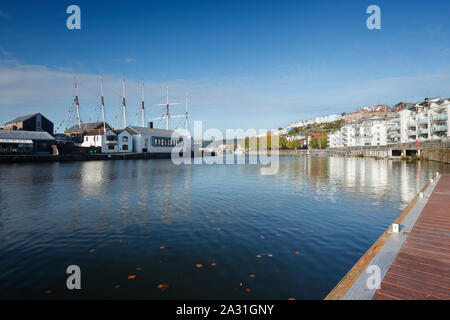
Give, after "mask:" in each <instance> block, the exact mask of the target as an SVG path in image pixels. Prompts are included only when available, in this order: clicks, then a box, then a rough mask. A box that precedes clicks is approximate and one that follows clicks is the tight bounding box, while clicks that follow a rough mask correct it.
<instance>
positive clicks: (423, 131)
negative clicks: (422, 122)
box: [419, 128, 428, 134]
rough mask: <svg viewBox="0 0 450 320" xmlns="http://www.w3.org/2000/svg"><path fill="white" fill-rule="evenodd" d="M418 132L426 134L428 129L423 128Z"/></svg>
mask: <svg viewBox="0 0 450 320" xmlns="http://www.w3.org/2000/svg"><path fill="white" fill-rule="evenodd" d="M419 134H428V129H424V128H422V129H420V130H419Z"/></svg>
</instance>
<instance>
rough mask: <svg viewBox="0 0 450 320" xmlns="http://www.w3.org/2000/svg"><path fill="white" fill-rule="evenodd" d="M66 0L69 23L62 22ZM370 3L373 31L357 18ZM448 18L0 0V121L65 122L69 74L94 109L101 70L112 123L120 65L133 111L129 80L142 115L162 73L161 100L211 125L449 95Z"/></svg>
mask: <svg viewBox="0 0 450 320" xmlns="http://www.w3.org/2000/svg"><path fill="white" fill-rule="evenodd" d="M71 4H77V5H79V6H80V8H81V30H68V29H67V28H66V19H67V17H68V14H66V8H67V7H68V6H69V5H71ZM371 4H376V5H378V6H379V7H380V8H381V25H382V29H381V30H368V29H367V27H366V19H367V17H368V16H369V15H368V14H366V8H367V7H368V6H369V5H371ZM449 18H450V2H449V1H446V0H442V1H437V0H429V1H406V0H404V1H395V0H390V1H350V0H348V1H323V0H316V1H298V0H296V1H262V0H260V1H244V0H241V1H230V0H227V1H221V0H210V1H187V0H186V1H127V2H126V1H100V0H96V1H79V0H76V1H62V0H60V1H39V2H37V1H13V2H2V3H1V4H0V123H4V122H6V121H8V120H10V119H12V118H14V117H16V116H20V115H22V114H28V113H34V112H41V113H43V114H44V115H46V116H47V117H48V118H50V119H51V120H52V121H54V122H55V124H56V125H57V126H59V124H61V122H62V121H63V120H64V121H65V122H64V123H63V124H62V127H64V126H65V125H66V124H67V111H68V108H69V107H70V105H71V102H72V99H73V97H72V96H73V88H72V86H73V77H74V76H77V78H78V79H79V82H80V103H81V111H82V119H83V120H84V121H88V120H90V119H91V120H97V119H98V116H99V112H98V107H96V106H97V105H98V101H99V88H98V76H99V75H100V74H102V75H103V77H104V78H105V99H106V108H107V121H108V122H111V123H113V122H114V121H115V124H116V125H119V123H118V118H116V117H115V115H116V114H117V112H118V110H119V105H120V97H121V89H120V85H121V84H120V81H121V78H122V77H125V78H126V79H127V95H128V116H127V118H128V119H129V121H133V122H134V123H135V124H137V123H138V122H137V121H138V117H137V112H138V106H139V99H140V88H139V83H140V81H142V80H144V81H145V83H146V91H145V94H146V104H147V106H148V107H147V115H148V117H157V116H160V115H161V113H162V109H161V107H157V106H154V105H152V104H157V103H162V102H163V101H164V94H165V91H164V90H165V89H164V87H165V84H166V83H168V84H169V85H170V88H171V100H172V101H174V102H179V101H180V102H181V101H184V95H185V94H186V92H187V93H189V95H190V99H191V114H192V119H195V120H203V121H204V127H214V128H219V129H225V128H244V129H246V128H256V129H259V128H267V129H270V128H277V127H280V126H286V125H288V124H290V123H291V122H293V121H297V120H300V119H308V118H310V117H314V116H320V115H325V114H330V113H341V112H349V111H352V110H355V109H356V108H360V107H362V106H370V105H375V104H380V103H385V104H390V105H393V104H395V103H397V102H399V101H416V100H420V99H422V98H424V97H425V96H441V97H448V96H450V45H449V43H450V41H449V34H450V33H449V28H450V24H449V23H448V21H449ZM183 112H184V110H183V107H176V108H175V109H174V113H183ZM72 124H74V123H73V119H72ZM179 124H180V123H179V121H176V120H174V121H173V125H174V126H177V125H179ZM161 125H162V123H161Z"/></svg>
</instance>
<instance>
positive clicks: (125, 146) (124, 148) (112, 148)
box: [108, 144, 128, 150]
mask: <svg viewBox="0 0 450 320" xmlns="http://www.w3.org/2000/svg"><path fill="white" fill-rule="evenodd" d="M114 148H115V146H108V149H109V150H114ZM122 150H128V145H127V144H124V145H123V146H122Z"/></svg>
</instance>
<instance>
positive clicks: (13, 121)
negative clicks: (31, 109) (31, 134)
mask: <svg viewBox="0 0 450 320" xmlns="http://www.w3.org/2000/svg"><path fill="white" fill-rule="evenodd" d="M38 114H39V113H33V114H27V115H26V116H21V117H18V118H15V119H14V120H11V121H9V122H7V123H5V125H6V124H10V123H15V122H22V121H25V120H28V119H30V118H33V117H34V116H35V115H38ZM41 116H42V114H41Z"/></svg>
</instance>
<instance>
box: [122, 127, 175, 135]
mask: <svg viewBox="0 0 450 320" xmlns="http://www.w3.org/2000/svg"><path fill="white" fill-rule="evenodd" d="M125 130H127V131H128V132H129V133H130V134H132V135H134V136H135V135H139V134H141V135H145V136H165V137H169V136H171V135H172V133H174V132H175V131H174V130H165V129H155V128H144V127H127V128H126V129H125ZM175 134H176V135H178V136H181V135H180V134H178V133H176V132H175Z"/></svg>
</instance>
